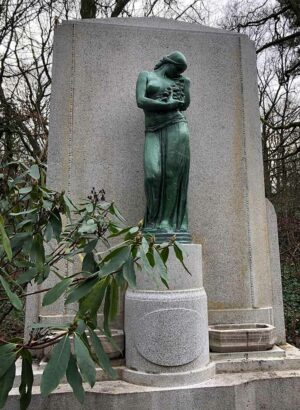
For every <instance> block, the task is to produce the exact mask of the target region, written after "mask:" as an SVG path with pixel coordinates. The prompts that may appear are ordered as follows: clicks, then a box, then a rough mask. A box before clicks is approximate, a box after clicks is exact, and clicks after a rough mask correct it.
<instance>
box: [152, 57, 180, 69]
mask: <svg viewBox="0 0 300 410" xmlns="http://www.w3.org/2000/svg"><path fill="white" fill-rule="evenodd" d="M164 64H174V65H176V66H178V67H186V64H184V63H181V62H180V63H178V62H177V61H174V60H172V58H170V57H168V56H164V57H163V58H161V59H160V60H159V62H158V63H157V64H156V65H155V66H154V70H157V69H158V68H160V67H162V66H163V65H164Z"/></svg>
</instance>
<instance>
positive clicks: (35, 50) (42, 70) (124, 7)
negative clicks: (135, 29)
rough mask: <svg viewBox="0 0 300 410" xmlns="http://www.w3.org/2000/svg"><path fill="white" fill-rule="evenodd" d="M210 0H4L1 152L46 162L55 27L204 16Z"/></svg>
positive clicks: (0, 16)
mask: <svg viewBox="0 0 300 410" xmlns="http://www.w3.org/2000/svg"><path fill="white" fill-rule="evenodd" d="M206 4H207V0H191V1H189V2H185V1H177V0H170V1H169V0H168V1H166V0H142V1H139V0H116V1H115V0H104V1H103V2H100V1H99V0H82V1H80V0H27V1H24V0H14V1H13V2H12V1H11V0H2V3H1V6H0V157H1V161H2V162H3V163H5V162H9V161H11V160H12V159H18V158H26V157H28V156H30V157H33V158H35V159H36V160H37V161H42V162H45V161H46V157H47V140H48V118H49V96H50V90H51V62H52V41H53V29H54V27H55V26H56V25H57V24H59V22H60V21H61V20H62V19H71V18H75V19H76V18H79V17H80V16H81V17H82V18H94V17H101V18H107V17H118V16H123V17H130V16H153V15H158V16H163V17H169V18H174V19H181V20H187V21H204V20H205V18H206V16H207V13H208V9H207V8H206Z"/></svg>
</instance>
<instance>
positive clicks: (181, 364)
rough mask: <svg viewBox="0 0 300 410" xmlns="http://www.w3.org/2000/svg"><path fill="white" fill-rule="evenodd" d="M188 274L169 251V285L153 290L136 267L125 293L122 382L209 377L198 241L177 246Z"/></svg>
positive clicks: (184, 381)
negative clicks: (133, 285) (134, 281)
mask: <svg viewBox="0 0 300 410" xmlns="http://www.w3.org/2000/svg"><path fill="white" fill-rule="evenodd" d="M182 248H183V250H184V252H185V253H186V254H187V255H188V256H186V264H187V267H188V269H189V270H190V272H191V275H189V274H188V273H187V272H186V271H185V270H184V268H183V266H182V265H181V264H180V262H179V261H178V260H177V259H176V258H175V256H174V255H173V254H172V255H171V256H170V259H169V260H168V266H169V277H170V279H169V283H170V290H167V289H166V288H164V289H161V288H159V289H158V290H157V287H156V285H155V283H153V282H152V286H151V283H149V282H148V281H147V280H146V279H145V278H146V277H147V274H146V273H144V272H141V274H140V275H139V280H138V282H137V288H136V289H128V290H127V291H126V294H125V343H126V347H125V360H126V367H127V369H128V370H125V371H124V373H123V378H124V380H126V381H129V382H131V383H137V384H145V385H152V386H172V385H173V386H174V385H184V384H194V383H196V382H199V381H200V380H206V379H208V378H211V377H213V375H214V366H213V365H209V343H208V319H207V297H206V293H205V290H204V288H203V287H202V266H201V259H202V258H201V245H197V244H189V245H182Z"/></svg>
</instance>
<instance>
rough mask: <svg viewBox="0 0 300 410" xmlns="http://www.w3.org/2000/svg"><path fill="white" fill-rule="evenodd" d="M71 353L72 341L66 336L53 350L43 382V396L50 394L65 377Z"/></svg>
mask: <svg viewBox="0 0 300 410" xmlns="http://www.w3.org/2000/svg"><path fill="white" fill-rule="evenodd" d="M70 352H71V346H70V339H69V336H68V335H66V336H64V337H63V338H62V339H61V340H60V342H59V343H58V344H57V345H56V346H55V347H54V348H53V350H52V352H51V356H50V360H49V362H48V364H47V366H46V367H45V370H44V373H43V376H42V381H41V394H42V396H43V397H45V396H47V395H48V394H50V393H51V392H52V391H53V390H54V389H55V388H56V387H57V386H58V385H59V382H60V381H61V379H62V378H63V377H64V375H65V373H66V370H67V366H68V363H69V358H70Z"/></svg>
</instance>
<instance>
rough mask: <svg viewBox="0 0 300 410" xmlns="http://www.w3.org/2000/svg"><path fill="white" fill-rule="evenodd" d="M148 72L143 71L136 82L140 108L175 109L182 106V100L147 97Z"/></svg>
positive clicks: (152, 109) (151, 109)
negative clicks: (166, 100)
mask: <svg viewBox="0 0 300 410" xmlns="http://www.w3.org/2000/svg"><path fill="white" fill-rule="evenodd" d="M147 78H148V73H147V72H146V71H142V72H141V73H140V75H139V77H138V80H137V83H136V102H137V105H138V107H139V108H142V109H143V110H145V111H154V112H160V111H174V110H176V109H177V108H178V107H179V106H180V102H179V101H176V100H173V101H168V102H163V101H158V100H153V99H152V98H148V97H146V89H147Z"/></svg>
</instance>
